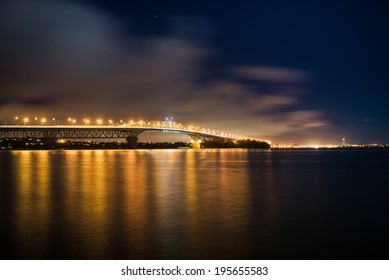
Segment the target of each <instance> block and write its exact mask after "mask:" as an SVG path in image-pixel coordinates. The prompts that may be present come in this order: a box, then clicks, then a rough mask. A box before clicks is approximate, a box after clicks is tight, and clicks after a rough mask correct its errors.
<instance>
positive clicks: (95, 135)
mask: <svg viewBox="0 0 389 280" xmlns="http://www.w3.org/2000/svg"><path fill="white" fill-rule="evenodd" d="M142 132H162V133H167V132H172V133H179V134H186V135H188V136H190V138H191V142H192V143H193V148H194V149H198V148H200V143H201V142H202V141H215V140H216V141H228V140H232V141H238V140H256V141H265V140H261V139H255V138H250V137H245V136H242V135H237V134H231V133H224V132H220V131H216V130H211V129H205V128H200V127H196V126H193V125H183V124H180V123H177V122H171V121H165V122H161V121H150V122H146V121H139V122H130V123H124V124H113V123H111V124H110V125H88V124H85V125H74V124H73V125H72V124H70V125H46V124H44V123H42V124H41V125H26V124H24V125H0V139H22V138H36V139H46V140H49V141H56V140H57V139H107V138H124V139H126V140H127V142H128V143H129V145H130V146H134V145H135V143H136V142H137V140H138V136H139V134H141V133H142Z"/></svg>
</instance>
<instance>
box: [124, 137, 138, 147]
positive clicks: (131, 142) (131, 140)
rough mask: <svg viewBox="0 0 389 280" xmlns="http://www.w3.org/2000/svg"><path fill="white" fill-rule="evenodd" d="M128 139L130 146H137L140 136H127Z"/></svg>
mask: <svg viewBox="0 0 389 280" xmlns="http://www.w3.org/2000/svg"><path fill="white" fill-rule="evenodd" d="M126 140H127V145H128V148H135V147H136V142H138V136H134V137H127V138H126Z"/></svg>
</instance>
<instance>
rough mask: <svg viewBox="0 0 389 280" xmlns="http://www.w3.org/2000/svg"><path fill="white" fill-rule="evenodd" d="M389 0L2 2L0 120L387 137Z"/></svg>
mask: <svg viewBox="0 0 389 280" xmlns="http://www.w3.org/2000/svg"><path fill="white" fill-rule="evenodd" d="M388 35H389V17H388V13H387V7H386V6H385V2H384V1H312V0H310V1H308V0H307V1H192V2H189V1H102V0H101V1H93V0H89V1H87V0H79V1H60V0H47V1H44V0H43V1H40V0H35V1H33V0H31V1H27V0H26V1H22V0H9V1H4V0H3V1H1V3H0V36H1V37H0V38H1V44H0V61H1V63H0V74H1V78H0V81H1V82H0V120H1V122H2V124H4V123H10V122H12V121H14V117H15V116H21V117H23V116H29V117H30V118H32V117H35V116H39V117H47V118H51V117H56V118H57V120H63V122H64V123H66V119H67V118H68V117H74V118H78V119H82V118H84V117H89V118H91V119H94V118H96V117H102V118H105V119H107V118H114V119H117V120H118V119H125V120H129V119H133V120H139V119H145V120H164V118H165V117H166V116H169V117H170V116H172V117H173V118H174V119H175V120H176V121H177V122H181V123H185V124H195V125H198V126H200V127H206V128H212V129H218V130H223V131H228V132H233V133H240V134H244V135H249V136H253V137H259V138H265V139H270V140H272V142H273V143H298V144H340V143H341V139H342V138H343V137H345V138H346V139H347V141H348V142H350V143H356V144H360V143H377V142H378V143H389V130H388V127H389V113H388V103H389V102H388V101H389V97H388V92H389V91H388V90H389V85H388V77H389V70H388V69H389V64H388V62H389V59H388V58H389V55H388V51H389V40H388V38H389V36H388Z"/></svg>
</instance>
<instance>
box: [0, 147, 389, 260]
mask: <svg viewBox="0 0 389 280" xmlns="http://www.w3.org/2000/svg"><path fill="white" fill-rule="evenodd" d="M388 171H389V152H388V151H385V150H381V151H377V150H362V151H334V150H331V151H319V150H313V151H259V150H243V149H242V150H238V149H231V150H222V149H218V150H200V151H193V150H126V151H124V150H91V151H87V150H83V151H2V152H0V184H1V185H0V219H1V220H0V222H1V224H0V246H1V257H2V259H389V241H388V240H389V238H388V236H389V187H388V186H389V172H388Z"/></svg>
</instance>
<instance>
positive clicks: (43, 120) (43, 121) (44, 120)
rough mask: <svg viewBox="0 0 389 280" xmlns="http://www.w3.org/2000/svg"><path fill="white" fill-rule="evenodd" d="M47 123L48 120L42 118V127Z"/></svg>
mask: <svg viewBox="0 0 389 280" xmlns="http://www.w3.org/2000/svg"><path fill="white" fill-rule="evenodd" d="M45 122H46V119H45V118H42V126H43V124H44V123H45Z"/></svg>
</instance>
